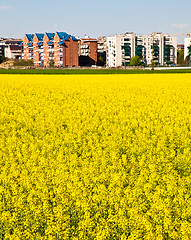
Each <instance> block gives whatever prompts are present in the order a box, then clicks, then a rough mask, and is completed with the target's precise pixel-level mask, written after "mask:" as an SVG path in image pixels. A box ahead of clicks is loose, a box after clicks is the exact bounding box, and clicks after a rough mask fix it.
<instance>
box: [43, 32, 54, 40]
mask: <svg viewBox="0 0 191 240" xmlns="http://www.w3.org/2000/svg"><path fill="white" fill-rule="evenodd" d="M45 34H46V35H47V37H48V38H49V40H53V39H54V36H55V33H45Z"/></svg>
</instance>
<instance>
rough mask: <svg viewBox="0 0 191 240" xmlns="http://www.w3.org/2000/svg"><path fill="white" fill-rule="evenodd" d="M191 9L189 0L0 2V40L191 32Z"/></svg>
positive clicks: (13, 0)
mask: <svg viewBox="0 0 191 240" xmlns="http://www.w3.org/2000/svg"><path fill="white" fill-rule="evenodd" d="M190 9H191V1H190V0H182V1H178V0H158V1H154V0H153V1H152V0H145V1H143V0H136V1H133V0H131V1H129V0H96V1H91V0H89V1H88V0H82V1H79V0H70V1H65V0H51V1H50V0H46V1H45V0H32V1H28V0H25V1H24V0H17V1H15V0H0V37H13V38H23V37H24V34H25V33H41V32H42V33H44V32H56V31H64V32H67V33H69V34H72V35H74V36H79V37H84V36H85V35H88V36H90V37H99V36H110V35H113V34H121V33H125V32H134V33H136V34H149V33H151V32H163V33H188V32H190V31H191V15H190ZM178 38H179V40H178V41H179V43H181V42H183V36H181V35H180V36H178Z"/></svg>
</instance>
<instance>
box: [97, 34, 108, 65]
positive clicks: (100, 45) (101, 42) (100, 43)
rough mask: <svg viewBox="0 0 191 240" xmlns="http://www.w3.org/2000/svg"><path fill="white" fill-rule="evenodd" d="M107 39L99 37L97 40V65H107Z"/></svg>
mask: <svg viewBox="0 0 191 240" xmlns="http://www.w3.org/2000/svg"><path fill="white" fill-rule="evenodd" d="M106 50H107V38H106V37H99V38H98V40H97V61H98V62H97V63H98V65H99V64H100V65H105V63H106Z"/></svg>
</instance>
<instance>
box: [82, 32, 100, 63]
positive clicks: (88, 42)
mask: <svg viewBox="0 0 191 240" xmlns="http://www.w3.org/2000/svg"><path fill="white" fill-rule="evenodd" d="M79 61H80V62H79V64H80V66H92V65H96V64H97V39H95V38H90V37H88V36H87V37H85V38H81V39H80V44H79Z"/></svg>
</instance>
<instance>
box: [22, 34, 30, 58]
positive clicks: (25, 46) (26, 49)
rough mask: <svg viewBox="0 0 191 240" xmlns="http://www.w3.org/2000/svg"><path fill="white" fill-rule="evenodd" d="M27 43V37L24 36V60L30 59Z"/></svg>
mask: <svg viewBox="0 0 191 240" xmlns="http://www.w3.org/2000/svg"><path fill="white" fill-rule="evenodd" d="M28 43H29V40H28V38H27V36H26V35H25V36H24V39H23V56H24V59H25V60H28V59H30V57H29V47H28V45H27V44H28Z"/></svg>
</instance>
